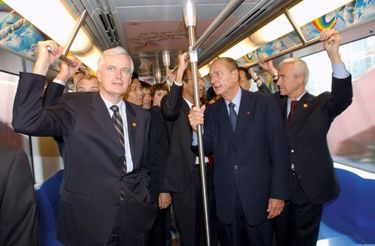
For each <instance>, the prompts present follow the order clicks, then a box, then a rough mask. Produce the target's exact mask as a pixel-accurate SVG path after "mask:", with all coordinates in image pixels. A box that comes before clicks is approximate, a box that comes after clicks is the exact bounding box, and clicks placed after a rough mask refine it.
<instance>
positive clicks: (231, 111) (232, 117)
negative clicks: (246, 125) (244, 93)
mask: <svg viewBox="0 0 375 246" xmlns="http://www.w3.org/2000/svg"><path fill="white" fill-rule="evenodd" d="M228 106H229V118H230V123H231V124H232V129H233V132H234V130H235V129H236V124H237V113H236V111H235V110H234V107H235V106H236V104H234V103H232V102H230V103H229V104H228Z"/></svg>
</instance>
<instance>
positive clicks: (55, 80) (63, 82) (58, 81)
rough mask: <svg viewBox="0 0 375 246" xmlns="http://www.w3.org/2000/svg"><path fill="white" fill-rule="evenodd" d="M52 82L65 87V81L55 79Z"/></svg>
mask: <svg viewBox="0 0 375 246" xmlns="http://www.w3.org/2000/svg"><path fill="white" fill-rule="evenodd" d="M52 82H53V83H57V84H60V85H63V86H65V81H63V80H60V79H54V80H52Z"/></svg>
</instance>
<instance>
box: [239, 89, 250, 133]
mask: <svg viewBox="0 0 375 246" xmlns="http://www.w3.org/2000/svg"><path fill="white" fill-rule="evenodd" d="M254 106H255V102H254V98H253V97H252V94H251V93H250V92H246V91H244V90H242V96H241V104H240V110H239V112H238V117H237V126H236V132H242V128H244V127H249V122H250V117H251V116H252V113H253V112H254ZM236 132H235V133H236Z"/></svg>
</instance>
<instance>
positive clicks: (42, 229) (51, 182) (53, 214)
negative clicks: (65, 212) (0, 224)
mask: <svg viewBox="0 0 375 246" xmlns="http://www.w3.org/2000/svg"><path fill="white" fill-rule="evenodd" d="M63 173H64V170H63V169H61V170H59V171H57V172H56V173H55V174H53V175H52V176H51V177H49V178H48V179H47V180H46V181H45V182H44V183H43V184H42V185H41V186H40V187H39V188H38V189H36V192H35V193H36V203H37V208H38V223H39V225H38V227H39V228H38V229H39V245H40V246H61V245H63V244H61V243H60V242H59V241H58V240H57V239H56V232H57V214H58V207H59V202H60V187H61V181H62V177H63Z"/></svg>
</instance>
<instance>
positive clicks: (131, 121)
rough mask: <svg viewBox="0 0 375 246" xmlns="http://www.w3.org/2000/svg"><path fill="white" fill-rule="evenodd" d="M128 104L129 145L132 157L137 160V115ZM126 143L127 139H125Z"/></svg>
mask: <svg viewBox="0 0 375 246" xmlns="http://www.w3.org/2000/svg"><path fill="white" fill-rule="evenodd" d="M125 104H126V117H127V121H128V134H129V140H128V141H129V145H130V152H131V155H132V158H133V159H134V158H135V138H136V135H137V125H138V122H137V113H136V112H135V110H134V109H133V107H132V106H131V105H130V104H129V103H128V102H125ZM125 141H126V139H125Z"/></svg>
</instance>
